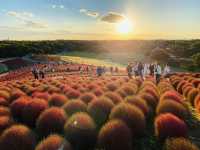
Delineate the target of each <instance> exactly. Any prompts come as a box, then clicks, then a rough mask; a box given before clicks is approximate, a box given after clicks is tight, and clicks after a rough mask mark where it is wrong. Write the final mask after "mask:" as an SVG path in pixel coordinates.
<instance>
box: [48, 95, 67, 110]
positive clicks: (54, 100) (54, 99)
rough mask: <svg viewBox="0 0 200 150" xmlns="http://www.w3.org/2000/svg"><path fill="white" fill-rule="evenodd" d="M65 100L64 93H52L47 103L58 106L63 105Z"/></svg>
mask: <svg viewBox="0 0 200 150" xmlns="http://www.w3.org/2000/svg"><path fill="white" fill-rule="evenodd" d="M67 101H68V98H67V97H66V96H65V95H63V94H57V93H54V94H53V95H52V96H51V98H50V100H49V105H50V106H58V107H60V106H62V105H64V104H65V103H66V102H67Z"/></svg>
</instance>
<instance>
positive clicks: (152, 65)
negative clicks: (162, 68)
mask: <svg viewBox="0 0 200 150" xmlns="http://www.w3.org/2000/svg"><path fill="white" fill-rule="evenodd" d="M154 66H155V65H154V64H150V66H149V71H150V75H151V76H153V75H154Z"/></svg>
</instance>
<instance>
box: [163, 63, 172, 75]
mask: <svg viewBox="0 0 200 150" xmlns="http://www.w3.org/2000/svg"><path fill="white" fill-rule="evenodd" d="M170 71H171V69H170V67H169V66H168V65H167V64H166V65H165V67H164V70H163V76H167V75H168V74H170Z"/></svg>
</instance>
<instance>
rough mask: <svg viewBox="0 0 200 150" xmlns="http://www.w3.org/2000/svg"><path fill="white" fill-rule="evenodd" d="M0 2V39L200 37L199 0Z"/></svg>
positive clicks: (40, 0)
mask: <svg viewBox="0 0 200 150" xmlns="http://www.w3.org/2000/svg"><path fill="white" fill-rule="evenodd" d="M0 2H1V4H0V40H4V39H8V38H10V39H12V40H54V39H76V40H104V39H106V40H114V39H122V40H124V39H197V38H200V0H1V1H0ZM123 20H128V22H129V23H130V30H128V31H126V29H125V31H124V30H123V29H124V28H125V27H126V25H127V24H125V26H124V25H122V27H121V26H120V27H119V25H120V23H122V22H123ZM125 32H126V33H125Z"/></svg>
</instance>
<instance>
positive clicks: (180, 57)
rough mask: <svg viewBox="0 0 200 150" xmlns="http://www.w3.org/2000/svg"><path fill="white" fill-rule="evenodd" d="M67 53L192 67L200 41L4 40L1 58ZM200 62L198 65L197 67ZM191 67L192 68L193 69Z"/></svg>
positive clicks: (1, 42) (1, 46) (198, 52)
mask: <svg viewBox="0 0 200 150" xmlns="http://www.w3.org/2000/svg"><path fill="white" fill-rule="evenodd" d="M63 51H81V52H85V51H86V52H95V53H103V52H110V51H112V52H120V51H122V52H129V53H130V52H134V53H142V54H144V55H145V56H148V57H151V59H152V60H157V61H161V62H165V63H173V64H176V65H178V66H180V65H182V66H184V67H185V66H188V65H191V63H188V62H190V61H192V62H194V61H195V60H196V61H198V59H199V58H198V57H199V56H200V40H128V41H70V40H56V41H0V58H8V57H21V56H24V55H27V54H57V53H60V52H63ZM196 63H198V62H194V64H196ZM189 67H190V66H189Z"/></svg>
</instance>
